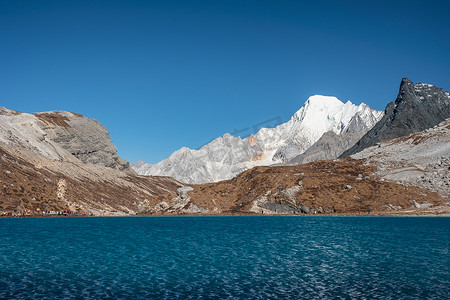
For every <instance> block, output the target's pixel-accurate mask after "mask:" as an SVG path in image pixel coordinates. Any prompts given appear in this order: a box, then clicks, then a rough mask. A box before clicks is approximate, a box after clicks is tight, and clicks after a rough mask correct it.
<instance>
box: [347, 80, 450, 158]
mask: <svg viewBox="0 0 450 300" xmlns="http://www.w3.org/2000/svg"><path fill="white" fill-rule="evenodd" d="M447 118H450V93H449V92H446V91H444V90H443V89H441V88H438V87H435V86H434V85H432V84H426V83H417V84H416V85H414V84H413V82H412V81H410V80H409V79H408V78H403V79H402V82H401V84H400V90H399V93H398V96H397V99H396V100H395V102H391V103H389V104H388V105H387V106H386V109H385V114H384V116H383V118H382V119H381V120H380V121H379V122H378V123H377V124H376V125H375V126H374V127H373V128H372V129H370V130H369V131H368V132H367V133H366V134H365V135H364V136H363V137H362V138H361V139H360V140H359V141H358V142H357V143H356V144H355V145H354V146H353V147H351V148H350V149H348V150H347V151H345V152H344V153H343V154H342V155H341V157H346V156H349V155H352V154H355V153H357V152H359V151H362V150H363V149H365V148H367V147H370V146H373V145H375V144H376V143H378V142H380V141H383V140H388V139H393V138H398V137H402V136H406V135H408V134H411V133H414V132H419V131H422V130H425V129H427V128H431V127H433V126H436V125H438V124H439V123H441V122H443V121H444V120H446V119H447Z"/></svg>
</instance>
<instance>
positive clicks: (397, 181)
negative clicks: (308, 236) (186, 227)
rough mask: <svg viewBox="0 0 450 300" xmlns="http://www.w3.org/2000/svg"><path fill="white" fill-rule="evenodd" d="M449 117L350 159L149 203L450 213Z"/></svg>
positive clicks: (212, 209) (265, 210) (244, 176)
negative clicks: (436, 124) (423, 129)
mask: <svg viewBox="0 0 450 300" xmlns="http://www.w3.org/2000/svg"><path fill="white" fill-rule="evenodd" d="M449 170H450V119H448V120H447V121H445V122H443V123H441V124H440V125H438V126H436V127H435V128H432V129H428V130H425V131H422V132H418V133H414V134H411V135H409V136H406V137H402V138H398V139H393V140H387V141H384V142H381V143H380V144H379V146H374V147H369V148H367V149H365V150H364V151H361V152H359V153H357V154H355V155H353V156H352V157H351V158H345V159H334V160H326V161H317V162H311V163H306V164H301V165H294V166H277V167H274V166H269V167H264V166H260V167H255V168H252V169H250V170H247V171H245V172H243V173H241V174H239V175H238V176H236V177H235V178H233V179H231V180H225V181H220V182H215V183H207V184H199V185H191V186H190V187H189V188H185V189H184V193H183V194H181V193H178V195H177V194H168V195H161V196H157V197H154V198H155V199H154V202H159V203H157V204H156V205H154V206H153V207H152V208H151V210H152V211H154V212H155V211H156V212H159V213H180V212H185V211H186V210H185V208H186V207H191V206H195V207H196V208H197V211H199V212H203V213H211V214H221V213H228V214H235V213H236V214H240V213H257V214H261V213H262V214H291V213H293V212H300V213H309V214H312V213H349V214H355V213H356V212H358V211H361V212H363V213H364V214H367V213H368V212H370V214H381V215H386V214H393V215H396V214H412V215H416V214H433V215H435V214H437V215H439V214H444V215H448V214H450V202H449V199H450V173H449Z"/></svg>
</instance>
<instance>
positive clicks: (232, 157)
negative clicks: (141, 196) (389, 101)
mask: <svg viewBox="0 0 450 300" xmlns="http://www.w3.org/2000/svg"><path fill="white" fill-rule="evenodd" d="M382 116H383V112H381V111H377V110H373V109H371V108H370V107H369V106H367V105H366V104H364V103H362V104H360V105H359V106H356V105H354V104H352V103H351V102H350V101H348V102H346V103H342V102H341V101H340V100H338V99H337V98H335V97H327V96H319V95H316V96H311V97H309V98H308V100H307V101H306V103H305V104H304V105H303V107H302V108H300V110H298V111H297V112H296V113H295V114H294V115H293V116H292V118H291V119H290V120H289V121H288V122H286V123H284V124H281V125H279V126H277V127H275V128H262V129H260V130H259V131H258V132H257V133H256V134H255V135H251V136H249V137H247V138H243V139H242V138H240V137H238V136H237V137H236V136H232V135H230V134H225V135H224V136H223V137H219V138H217V139H215V140H213V141H212V142H210V143H209V144H207V145H205V146H203V147H202V148H201V149H199V150H195V149H189V148H186V147H183V148H181V149H180V150H178V151H176V152H174V153H173V154H172V155H171V156H169V157H168V158H167V159H165V160H163V161H161V162H159V163H157V164H154V165H152V164H146V163H143V162H138V163H137V164H132V165H131V166H132V168H133V169H134V170H135V171H136V172H137V173H138V174H140V175H159V176H171V177H173V178H175V179H177V180H180V181H183V182H186V183H207V182H217V181H220V180H225V179H230V178H233V177H234V176H236V175H237V174H239V173H241V172H243V171H245V170H248V169H251V168H253V167H255V166H267V165H272V164H280V163H287V162H289V161H291V160H295V158H296V157H297V156H298V155H300V154H302V153H303V152H305V151H306V150H307V149H308V148H310V147H311V146H312V145H313V144H314V143H315V142H316V141H317V140H319V139H320V138H321V137H322V136H323V135H324V134H325V133H332V134H335V135H342V136H345V137H346V138H347V140H349V141H350V142H349V143H350V144H351V145H349V146H352V145H353V144H352V142H356V141H357V140H358V138H359V137H361V136H362V135H364V134H365V133H366V132H367V131H368V130H369V129H370V128H372V126H374V125H375V124H376V123H377V122H378V121H379V120H380V119H381V118H382ZM346 149H348V147H346V148H345V149H342V151H341V152H339V153H337V155H336V157H337V156H339V155H340V154H341V153H342V152H343V151H344V150H346Z"/></svg>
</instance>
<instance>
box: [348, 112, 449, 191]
mask: <svg viewBox="0 0 450 300" xmlns="http://www.w3.org/2000/svg"><path fill="white" fill-rule="evenodd" d="M352 157H353V158H356V159H365V160H366V164H370V165H374V166H376V167H377V171H376V172H375V174H377V175H379V176H380V177H381V178H383V179H385V180H391V181H394V182H397V183H400V184H404V185H414V186H419V187H422V188H425V189H429V190H432V191H436V192H439V193H440V194H441V195H442V196H443V197H444V198H446V199H450V198H449V197H450V119H449V120H447V121H445V122H443V123H441V124H440V125H438V126H435V127H434V128H431V129H428V130H425V131H423V132H418V133H414V134H411V135H409V136H406V137H402V138H398V139H394V140H390V141H385V142H382V143H379V144H378V145H377V146H374V147H370V148H368V149H366V150H364V151H362V152H360V153H357V154H355V155H353V156H352Z"/></svg>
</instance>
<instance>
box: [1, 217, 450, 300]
mask: <svg viewBox="0 0 450 300" xmlns="http://www.w3.org/2000/svg"><path fill="white" fill-rule="evenodd" d="M0 230H1V239H0V267H1V269H0V298H19V299H20V298H22V299H41V298H78V299H80V298H92V299H99V298H121V299H124V298H125V299H136V298H138V299H143V298H145V299H198V298H206V299H226V298H229V299H236V298H238V299H280V298H282V299H283V298H284V299H286V298H288V299H352V298H357V299H365V298H367V299H377V298H379V299H416V298H420V299H424V298H427V299H449V298H450V274H449V267H450V259H449V247H450V218H448V217H430V218H428V217H417V218H416V217H104V218H29V219H0Z"/></svg>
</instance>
